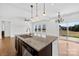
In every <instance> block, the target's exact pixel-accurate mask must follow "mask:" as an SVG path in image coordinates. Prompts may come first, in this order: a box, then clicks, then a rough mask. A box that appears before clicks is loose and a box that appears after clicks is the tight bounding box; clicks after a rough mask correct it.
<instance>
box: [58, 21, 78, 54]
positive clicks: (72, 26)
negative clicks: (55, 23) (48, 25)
mask: <svg viewBox="0 0 79 59" xmlns="http://www.w3.org/2000/svg"><path fill="white" fill-rule="evenodd" d="M78 50H79V21H74V22H72V21H71V22H67V23H61V24H59V53H60V55H65V56H72V55H79V53H78V52H79V51H78Z"/></svg>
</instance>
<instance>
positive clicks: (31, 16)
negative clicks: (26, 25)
mask: <svg viewBox="0 0 79 59" xmlns="http://www.w3.org/2000/svg"><path fill="white" fill-rule="evenodd" d="M30 7H31V18H33V5H30Z"/></svg>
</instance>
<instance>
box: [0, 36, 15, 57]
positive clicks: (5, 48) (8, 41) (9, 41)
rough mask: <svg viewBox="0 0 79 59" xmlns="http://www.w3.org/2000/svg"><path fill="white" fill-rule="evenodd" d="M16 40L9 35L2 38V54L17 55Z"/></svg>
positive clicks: (0, 42) (0, 48)
mask: <svg viewBox="0 0 79 59" xmlns="http://www.w3.org/2000/svg"><path fill="white" fill-rule="evenodd" d="M14 42H15V41H14V39H13V38H9V37H7V38H4V39H0V56H15V55H16V50H15V47H14Z"/></svg>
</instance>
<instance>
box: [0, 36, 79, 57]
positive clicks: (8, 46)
mask: <svg viewBox="0 0 79 59" xmlns="http://www.w3.org/2000/svg"><path fill="white" fill-rule="evenodd" d="M67 43H68V45H67ZM59 47H60V55H61V56H79V43H76V42H71V41H65V40H60V41H59ZM15 55H16V50H15V39H14V38H9V37H8V38H5V39H0V56H15Z"/></svg>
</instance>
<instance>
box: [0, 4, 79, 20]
mask: <svg viewBox="0 0 79 59" xmlns="http://www.w3.org/2000/svg"><path fill="white" fill-rule="evenodd" d="M2 5H8V6H10V7H13V8H16V9H17V10H18V11H19V10H20V11H21V12H23V13H22V15H23V16H24V17H27V18H30V14H31V8H30V5H33V6H34V8H33V17H35V13H36V11H35V10H36V9H35V8H36V7H35V6H36V4H34V3H4V4H0V7H1V6H2ZM43 5H44V4H43V3H38V15H39V17H40V18H41V19H42V18H45V17H46V18H49V17H50V18H51V17H55V16H57V12H58V11H60V12H61V15H63V14H69V13H73V12H77V11H79V3H46V4H45V5H46V16H43V15H42V13H43ZM20 14H21V13H20ZM22 15H21V16H22ZM13 16H14V17H16V15H13ZM21 16H18V17H21ZM23 16H22V17H23Z"/></svg>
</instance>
